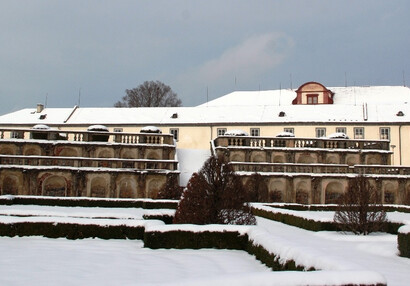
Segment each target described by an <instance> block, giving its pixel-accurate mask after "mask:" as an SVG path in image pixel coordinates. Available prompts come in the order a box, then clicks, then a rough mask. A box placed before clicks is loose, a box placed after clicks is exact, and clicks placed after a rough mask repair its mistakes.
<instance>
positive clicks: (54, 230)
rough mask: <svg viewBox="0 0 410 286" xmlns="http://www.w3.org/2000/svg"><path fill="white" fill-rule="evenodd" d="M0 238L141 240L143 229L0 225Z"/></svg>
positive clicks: (28, 224) (46, 223)
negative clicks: (40, 237) (38, 237)
mask: <svg viewBox="0 0 410 286" xmlns="http://www.w3.org/2000/svg"><path fill="white" fill-rule="evenodd" d="M0 236H9V237H13V236H44V237H49V238H58V237H65V238H68V239H81V238H91V237H92V238H102V239H125V238H128V239H142V238H143V237H144V227H143V226H139V227H130V226H125V225H118V226H117V225H116V226H100V225H89V224H87V225H83V224H71V223H52V222H20V223H11V224H4V223H0Z"/></svg>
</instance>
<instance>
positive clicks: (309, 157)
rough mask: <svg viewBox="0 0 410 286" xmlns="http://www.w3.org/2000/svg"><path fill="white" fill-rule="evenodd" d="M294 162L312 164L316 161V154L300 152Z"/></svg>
mask: <svg viewBox="0 0 410 286" xmlns="http://www.w3.org/2000/svg"><path fill="white" fill-rule="evenodd" d="M296 163H299V164H314V163H317V157H316V154H300V155H299V156H298V159H297V161H296Z"/></svg>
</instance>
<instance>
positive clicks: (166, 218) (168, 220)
mask: <svg viewBox="0 0 410 286" xmlns="http://www.w3.org/2000/svg"><path fill="white" fill-rule="evenodd" d="M142 217H143V219H146V220H148V219H153V220H160V221H163V222H164V223H165V224H172V221H173V220H174V216H172V215H165V214H162V215H161V214H155V215H151V214H145V215H143V216H142Z"/></svg>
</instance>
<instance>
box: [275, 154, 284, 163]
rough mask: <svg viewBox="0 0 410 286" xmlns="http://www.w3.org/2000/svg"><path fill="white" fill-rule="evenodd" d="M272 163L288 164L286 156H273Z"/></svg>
mask: <svg viewBox="0 0 410 286" xmlns="http://www.w3.org/2000/svg"><path fill="white" fill-rule="evenodd" d="M272 163H286V160H285V156H283V155H275V156H273V160H272Z"/></svg>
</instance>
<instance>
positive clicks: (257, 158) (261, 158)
mask: <svg viewBox="0 0 410 286" xmlns="http://www.w3.org/2000/svg"><path fill="white" fill-rule="evenodd" d="M251 162H266V154H265V153H264V152H263V153H262V152H254V153H252V154H251Z"/></svg>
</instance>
